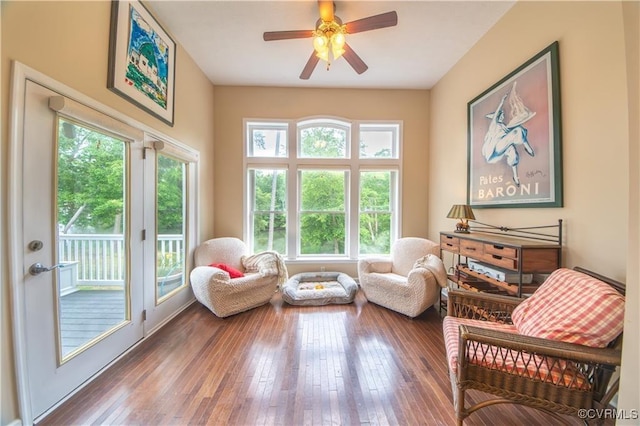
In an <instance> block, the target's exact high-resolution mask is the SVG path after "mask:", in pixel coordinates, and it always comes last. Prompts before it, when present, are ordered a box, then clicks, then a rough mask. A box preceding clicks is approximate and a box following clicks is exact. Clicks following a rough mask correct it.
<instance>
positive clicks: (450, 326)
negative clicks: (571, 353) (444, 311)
mask: <svg viewBox="0 0 640 426" xmlns="http://www.w3.org/2000/svg"><path fill="white" fill-rule="evenodd" d="M461 325H471V326H475V327H480V328H489V329H492V330H497V331H503V332H506V333H514V334H516V333H518V330H517V329H516V328H515V326H513V325H510V324H500V323H495V322H489V321H479V320H472V319H467V318H456V317H450V316H448V317H445V319H444V322H443V324H442V331H443V335H444V343H445V347H446V350H447V361H448V363H449V370H450V371H452V372H453V373H454V374H457V372H458V346H459V343H460V338H459V328H460V326H461ZM466 352H467V359H468V362H469V363H470V364H475V365H479V366H482V367H486V368H490V369H491V370H497V371H502V372H504V373H508V374H513V375H516V376H520V377H526V378H529V379H532V380H537V381H541V382H545V383H551V384H554V385H556V386H564V387H571V388H577V389H584V390H588V389H589V388H590V386H591V385H590V383H589V381H588V380H586V378H585V377H584V376H583V375H582V374H581V373H580V372H579V371H577V370H576V369H575V368H573V367H572V365H569V364H568V363H567V362H565V361H563V360H560V359H557V358H551V357H543V356H538V355H535V354H532V353H526V352H521V351H518V350H513V349H508V348H504V347H498V346H492V345H486V344H481V343H478V342H473V341H472V342H468V346H467V349H466Z"/></svg>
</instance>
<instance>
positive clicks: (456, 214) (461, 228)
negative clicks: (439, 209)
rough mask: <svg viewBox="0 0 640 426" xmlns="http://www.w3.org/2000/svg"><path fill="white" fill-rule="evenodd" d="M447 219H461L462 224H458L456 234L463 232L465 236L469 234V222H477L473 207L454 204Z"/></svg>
mask: <svg viewBox="0 0 640 426" xmlns="http://www.w3.org/2000/svg"><path fill="white" fill-rule="evenodd" d="M447 217H448V218H449V219H460V222H458V223H457V224H456V230H455V232H462V233H464V234H468V233H469V223H468V222H467V221H468V220H476V217H475V216H474V215H473V210H471V206H469V205H467V204H454V205H453V207H451V210H449V214H448V215H447Z"/></svg>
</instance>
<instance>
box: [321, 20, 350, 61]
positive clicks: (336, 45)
mask: <svg viewBox="0 0 640 426" xmlns="http://www.w3.org/2000/svg"><path fill="white" fill-rule="evenodd" d="M346 33H347V29H346V26H345V25H341V23H339V22H336V21H335V20H334V21H330V22H325V21H322V22H321V23H320V25H318V28H317V29H316V30H315V31H314V32H313V48H314V50H315V51H316V56H317V57H318V58H320V59H322V60H323V61H325V62H327V65H328V64H329V61H330V58H329V52H331V54H332V55H333V59H334V60H335V59H338V58H339V57H340V56H342V55H343V54H344V52H345V50H344V45H345V44H346V37H345V34H346Z"/></svg>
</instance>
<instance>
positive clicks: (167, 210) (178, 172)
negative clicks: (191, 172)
mask: <svg viewBox="0 0 640 426" xmlns="http://www.w3.org/2000/svg"><path fill="white" fill-rule="evenodd" d="M186 184H187V164H186V163H185V162H184V161H180V160H177V159H175V158H173V157H169V156H166V155H164V154H162V153H158V156H157V169H156V227H157V229H156V231H157V232H156V235H157V241H156V248H157V251H156V303H160V302H162V301H163V300H165V299H166V298H168V297H170V295H171V294H173V293H175V292H177V291H178V290H180V289H182V288H183V287H185V286H186V285H187V280H186V277H185V270H186V267H185V259H186V250H185V248H186V242H187V241H186V235H187V232H186V231H187V221H186V209H187V190H186V188H187V186H186Z"/></svg>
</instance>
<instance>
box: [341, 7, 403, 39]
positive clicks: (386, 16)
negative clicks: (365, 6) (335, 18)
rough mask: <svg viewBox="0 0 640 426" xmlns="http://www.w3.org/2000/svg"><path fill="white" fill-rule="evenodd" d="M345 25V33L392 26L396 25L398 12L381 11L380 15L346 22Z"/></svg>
mask: <svg viewBox="0 0 640 426" xmlns="http://www.w3.org/2000/svg"><path fill="white" fill-rule="evenodd" d="M345 25H346V26H347V34H355V33H361V32H363V31H370V30H377V29H378V28H386V27H393V26H395V25H398V14H397V13H396V12H395V10H394V11H393V12H387V13H381V14H380V15H374V16H369V17H368V18H362V19H358V20H356V21H351V22H347V23H346V24H345Z"/></svg>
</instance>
